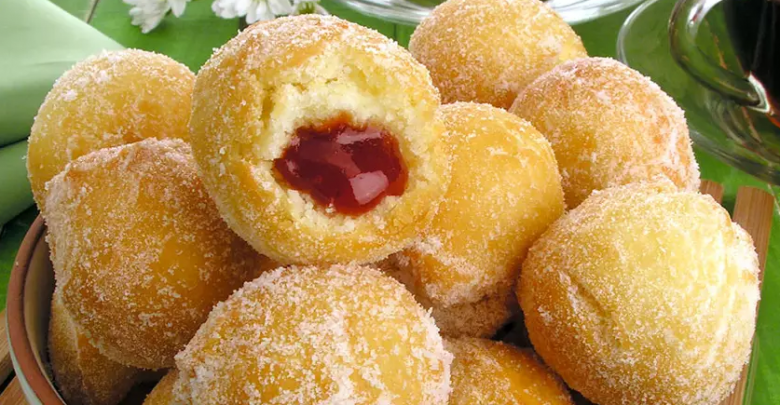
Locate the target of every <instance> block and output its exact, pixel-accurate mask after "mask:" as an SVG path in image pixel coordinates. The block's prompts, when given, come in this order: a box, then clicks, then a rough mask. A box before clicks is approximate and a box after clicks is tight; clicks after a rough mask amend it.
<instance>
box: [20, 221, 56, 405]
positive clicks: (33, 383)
mask: <svg viewBox="0 0 780 405" xmlns="http://www.w3.org/2000/svg"><path fill="white" fill-rule="evenodd" d="M45 230H46V227H45V225H44V222H43V217H41V216H40V215H38V217H37V218H35V221H34V222H33V224H32V225H31V226H30V229H29V230H28V231H27V234H26V235H25V236H24V240H23V241H22V244H21V246H20V247H19V252H18V253H17V254H16V260H14V266H13V270H11V278H10V279H9V281H8V295H7V298H6V317H7V322H8V340H9V343H10V346H11V351H12V352H13V354H14V356H15V358H16V366H17V369H16V372H17V374H21V376H20V377H21V378H23V379H24V380H25V381H26V382H27V384H28V385H29V387H30V388H31V389H32V391H33V393H35V395H36V396H37V397H38V400H39V401H41V403H42V404H44V405H66V404H65V403H64V402H62V399H60V396H59V394H57V392H56V391H55V390H54V388H52V385H51V384H50V383H49V379H48V377H46V375H45V374H44V372H43V370H42V369H41V368H40V367H38V362H37V361H36V359H35V354H34V351H33V348H32V345H30V339H29V336H27V327H26V325H25V320H24V285H25V281H26V280H27V273H28V270H29V267H30V261H31V260H32V256H33V253H34V252H35V247H36V246H37V244H38V242H39V241H40V240H41V238H43V235H44V232H45Z"/></svg>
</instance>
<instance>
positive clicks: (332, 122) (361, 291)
mask: <svg viewBox="0 0 780 405" xmlns="http://www.w3.org/2000/svg"><path fill="white" fill-rule="evenodd" d="M28 165H29V175H30V180H31V183H32V185H33V188H34V192H35V198H36V201H37V202H38V204H39V207H40V209H41V213H42V215H43V217H44V219H45V221H46V224H47V226H48V237H47V240H48V243H49V246H50V248H51V249H50V251H51V259H52V263H53V267H54V273H55V281H56V286H55V292H54V296H53V299H52V311H51V318H50V325H49V329H50V332H49V357H48V359H49V362H50V365H51V368H50V369H51V370H52V374H53V377H54V382H55V384H56V386H57V388H58V390H59V393H60V394H61V395H62V397H63V398H64V399H65V401H66V402H68V403H81V404H89V405H116V404H118V403H119V402H120V401H122V399H123V398H124V397H125V396H126V395H128V393H129V392H131V391H132V390H133V389H135V388H134V387H136V386H137V385H138V383H139V382H142V381H144V380H148V379H149V378H150V375H152V376H156V377H157V378H160V376H163V375H164V377H163V378H162V380H161V381H160V382H159V383H158V384H157V386H156V387H155V388H154V390H153V391H152V392H151V393H150V394H149V395H148V396H147V398H146V400H145V404H147V405H173V404H203V405H210V404H213V405H240V404H241V405H243V404H290V405H292V404H300V405H303V404H333V403H339V404H352V405H369V404H394V405H421V404H424V405H446V404H453V405H459V404H483V403H484V404H505V403H507V404H509V403H534V404H536V403H538V404H572V403H573V402H572V398H571V395H570V394H569V388H568V387H571V388H572V389H574V390H577V391H579V392H580V393H581V394H582V395H584V396H585V397H587V398H588V399H589V400H591V401H593V402H595V403H598V404H601V405H622V404H634V405H645V404H646V405H651V404H652V405H656V404H664V405H715V404H717V403H718V402H719V401H721V400H722V399H723V398H724V397H725V396H726V395H727V394H728V393H729V392H730V391H731V390H732V388H733V386H734V383H735V381H736V379H737V377H738V375H739V373H740V370H741V369H742V366H743V365H744V364H745V362H746V361H747V359H748V358H749V354H750V342H751V339H752V337H753V332H754V329H755V315H756V302H757V300H758V299H759V289H758V277H757V274H758V260H757V255H756V252H755V248H754V247H753V245H752V241H751V239H750V237H749V236H748V235H747V234H746V233H745V231H744V230H742V229H741V228H740V227H739V226H738V225H735V224H734V223H733V222H732V221H731V219H730V218H729V216H728V213H727V212H726V211H725V210H724V209H723V208H721V207H720V206H719V205H718V204H716V203H715V202H714V200H712V199H711V198H710V197H705V196H702V195H700V194H698V193H697V191H696V189H697V187H698V185H699V172H698V168H697V166H696V161H695V159H694V157H693V153H692V149H691V141H690V138H689V136H688V130H687V126H686V123H685V119H684V116H683V113H682V111H681V110H680V108H679V107H677V106H676V105H675V104H674V102H673V101H672V100H671V99H670V98H669V97H668V96H667V95H666V94H664V93H663V91H662V90H661V89H660V88H658V86H656V85H655V84H653V83H652V82H651V81H650V80H649V79H647V78H645V77H643V76H642V75H640V74H639V73H637V72H635V71H633V70H632V69H630V68H628V67H626V66H624V65H622V64H620V63H618V62H616V61H613V60H609V59H602V58H587V55H586V53H585V49H584V48H583V45H582V42H581V41H580V39H579V38H578V37H577V35H576V34H575V33H574V31H573V30H572V29H571V27H569V26H568V25H566V24H565V23H564V22H563V20H561V18H560V17H559V16H558V15H557V14H555V12H553V11H552V10H551V9H550V8H549V7H548V6H546V5H545V4H544V3H542V2H540V1H538V0H449V1H447V2H444V3H443V4H441V5H440V6H439V7H437V8H436V9H435V10H434V11H433V13H432V14H431V15H430V17H428V18H427V19H425V20H424V21H423V23H422V24H421V25H420V26H419V27H418V28H417V30H416V31H415V33H414V35H413V36H412V39H411V43H410V51H407V50H405V49H403V48H401V47H400V46H399V45H397V44H396V43H394V42H393V41H391V40H389V39H388V38H385V37H384V36H382V35H381V34H379V33H377V32H376V31H373V30H370V29H367V28H364V27H361V26H359V25H356V24H353V23H349V22H347V21H343V20H340V19H338V18H336V17H330V16H318V15H306V16H295V17H283V18H278V19H275V20H272V21H267V22H261V23H258V24H255V25H252V26H250V27H248V28H247V29H245V30H244V31H242V32H241V33H239V34H238V35H237V36H236V37H235V38H234V39H232V40H231V41H229V42H228V43H227V44H225V45H224V46H223V47H222V48H220V49H219V50H217V51H216V52H215V53H214V54H213V56H212V57H211V58H210V59H209V61H208V62H206V64H205V65H204V66H203V67H202V68H201V69H200V71H199V73H198V75H197V76H195V75H193V74H192V73H191V72H190V71H189V70H188V69H187V68H185V67H183V66H182V65H180V64H178V63H176V62H173V61H172V60H170V59H168V58H166V57H163V56H160V55H155V54H152V53H148V52H143V51H135V50H129V51H120V52H114V53H106V54H103V55H100V56H96V57H93V58H90V59H88V60H86V61H84V62H82V63H79V64H77V65H76V66H75V67H74V68H73V69H72V70H71V71H69V72H67V73H65V75H63V77H62V78H61V79H60V80H59V81H57V83H56V84H55V85H54V88H53V89H52V91H51V92H50V94H49V95H48V96H47V98H46V101H45V102H44V104H43V105H42V106H41V110H40V113H39V115H38V117H37V119H36V121H35V126H34V127H33V130H32V136H31V139H30V148H29V152H28ZM567 210H568V211H567ZM521 312H522V316H521ZM526 329H527V330H526ZM525 335H527V336H528V337H529V340H530V345H529V344H526V345H525V346H528V347H518V346H522V344H519V343H517V342H518V341H517V340H516V339H512V338H510V337H511V336H525ZM489 339H492V340H489ZM502 340H503V341H502ZM512 340H514V342H515V343H511V342H510V341H512ZM150 372H151V374H150Z"/></svg>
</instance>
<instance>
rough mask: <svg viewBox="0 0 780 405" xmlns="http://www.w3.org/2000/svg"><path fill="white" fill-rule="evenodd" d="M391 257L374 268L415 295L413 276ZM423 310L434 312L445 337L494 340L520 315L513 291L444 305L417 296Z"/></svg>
mask: <svg viewBox="0 0 780 405" xmlns="http://www.w3.org/2000/svg"><path fill="white" fill-rule="evenodd" d="M397 259H398V258H397V257H396V255H392V256H390V257H389V258H387V259H385V260H382V261H380V262H377V263H373V264H372V267H374V268H377V269H379V270H382V271H383V272H385V274H387V275H389V276H391V277H393V278H395V279H396V280H398V281H400V282H401V283H402V284H404V285H405V286H406V287H407V288H408V289H409V291H411V292H412V294H414V282H413V280H412V278H411V277H410V274H409V273H407V272H405V271H402V270H401V269H400V268H399V266H398V265H397V263H396V260H397ZM414 298H415V299H416V300H417V302H419V303H420V305H422V306H423V308H426V309H430V310H431V316H432V317H433V319H434V320H435V321H436V326H437V327H438V328H439V331H440V332H441V334H442V335H443V336H451V337H461V336H473V337H484V338H489V337H492V336H494V335H495V334H496V332H498V330H499V329H501V327H502V326H504V325H506V324H507V323H508V322H509V321H510V320H511V318H512V317H513V316H514V315H515V314H516V313H517V312H518V305H517V298H516V297H515V292H514V289H513V288H509V289H507V290H506V291H502V292H499V293H496V294H494V295H489V296H486V297H484V298H482V299H481V300H479V301H476V302H466V303H461V304H453V305H450V306H444V305H440V304H437V303H435V302H431V300H429V299H427V298H426V297H425V296H423V295H419V294H417V295H415V297H414Z"/></svg>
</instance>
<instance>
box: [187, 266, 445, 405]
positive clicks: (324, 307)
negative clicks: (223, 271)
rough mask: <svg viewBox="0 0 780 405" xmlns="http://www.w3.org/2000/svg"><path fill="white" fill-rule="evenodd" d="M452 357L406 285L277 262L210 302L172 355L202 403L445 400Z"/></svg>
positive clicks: (430, 403)
mask: <svg viewBox="0 0 780 405" xmlns="http://www.w3.org/2000/svg"><path fill="white" fill-rule="evenodd" d="M451 361H452V356H451V355H450V354H449V353H448V352H446V351H445V350H444V345H443V342H442V339H441V337H440V336H439V333H438V330H437V329H436V325H434V323H433V319H431V318H430V316H429V315H428V314H427V312H426V311H425V310H424V309H423V308H422V307H421V306H420V305H419V304H417V303H416V302H415V301H414V298H413V297H412V296H411V294H409V292H408V291H406V289H404V287H403V286H402V285H401V284H399V283H398V282H396V281H395V280H393V279H392V278H390V277H388V276H386V275H384V274H382V273H381V272H379V271H378V270H375V269H372V268H369V267H362V266H356V265H348V266H344V265H334V266H331V267H327V268H316V267H291V268H287V269H277V270H274V271H272V272H268V273H265V274H263V275H262V276H260V277H259V278H258V279H256V280H254V281H252V282H249V283H247V284H245V285H244V287H243V288H241V289H240V290H238V291H237V292H236V293H235V294H233V296H231V297H230V298H229V299H228V300H227V301H225V302H222V303H220V304H217V306H216V307H215V308H214V310H213V311H212V313H211V315H209V319H208V321H206V323H205V324H203V326H202V327H201V328H200V330H198V333H197V334H196V335H195V337H194V338H193V339H192V341H191V342H190V343H189V344H188V345H187V347H186V348H185V349H184V350H183V351H182V352H181V353H179V354H178V355H177V356H176V366H177V368H178V369H179V372H180V376H179V379H178V381H177V382H176V387H175V391H176V393H177V395H178V397H180V398H181V399H182V400H183V401H185V402H189V403H194V404H200V405H217V404H218V405H233V404H236V405H238V404H249V403H255V404H260V403H263V404H272V403H273V404H280V405H282V404H300V405H307V404H334V403H349V404H354V405H361V404H395V405H420V404H426V405H444V404H447V396H448V393H449V388H450V385H449V377H450V362H451Z"/></svg>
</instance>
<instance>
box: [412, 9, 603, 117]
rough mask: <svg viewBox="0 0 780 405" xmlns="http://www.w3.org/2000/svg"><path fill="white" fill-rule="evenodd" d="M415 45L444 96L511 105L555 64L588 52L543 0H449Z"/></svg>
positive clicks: (417, 33)
mask: <svg viewBox="0 0 780 405" xmlns="http://www.w3.org/2000/svg"><path fill="white" fill-rule="evenodd" d="M409 50H410V51H411V52H412V54H413V55H414V57H415V58H417V60H419V61H420V62H422V64H423V65H425V66H426V67H427V68H428V69H429V70H430V71H431V77H432V78H433V83H434V84H435V85H436V87H438V88H439V91H441V96H442V101H443V102H445V103H452V102H455V101H474V102H480V103H488V104H492V105H494V106H496V107H500V108H509V106H511V105H512V102H513V101H514V100H515V97H517V94H518V93H519V92H520V91H522V90H523V88H525V86H527V85H528V84H529V83H531V82H532V81H533V80H534V79H536V77H538V76H539V75H541V74H542V73H545V72H547V71H548V70H550V69H552V67H553V66H555V65H557V64H559V63H561V62H564V61H567V60H570V59H576V58H584V57H586V56H588V55H587V53H586V52H585V47H584V46H583V45H582V41H581V40H580V38H579V37H578V36H577V34H575V33H574V30H572V29H571V27H569V26H568V25H567V24H566V22H564V21H563V20H562V19H561V17H560V16H558V14H556V13H555V12H554V11H552V10H551V9H550V8H549V7H548V6H547V5H546V4H544V3H543V2H541V1H538V0H448V1H446V2H444V3H442V4H441V5H439V6H438V7H436V8H435V9H434V10H433V12H432V13H431V14H430V15H429V16H428V17H427V18H425V19H424V20H423V21H422V23H421V24H420V25H419V26H418V27H417V29H416V30H415V31H414V34H413V35H412V38H411V40H410V41H409Z"/></svg>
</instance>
